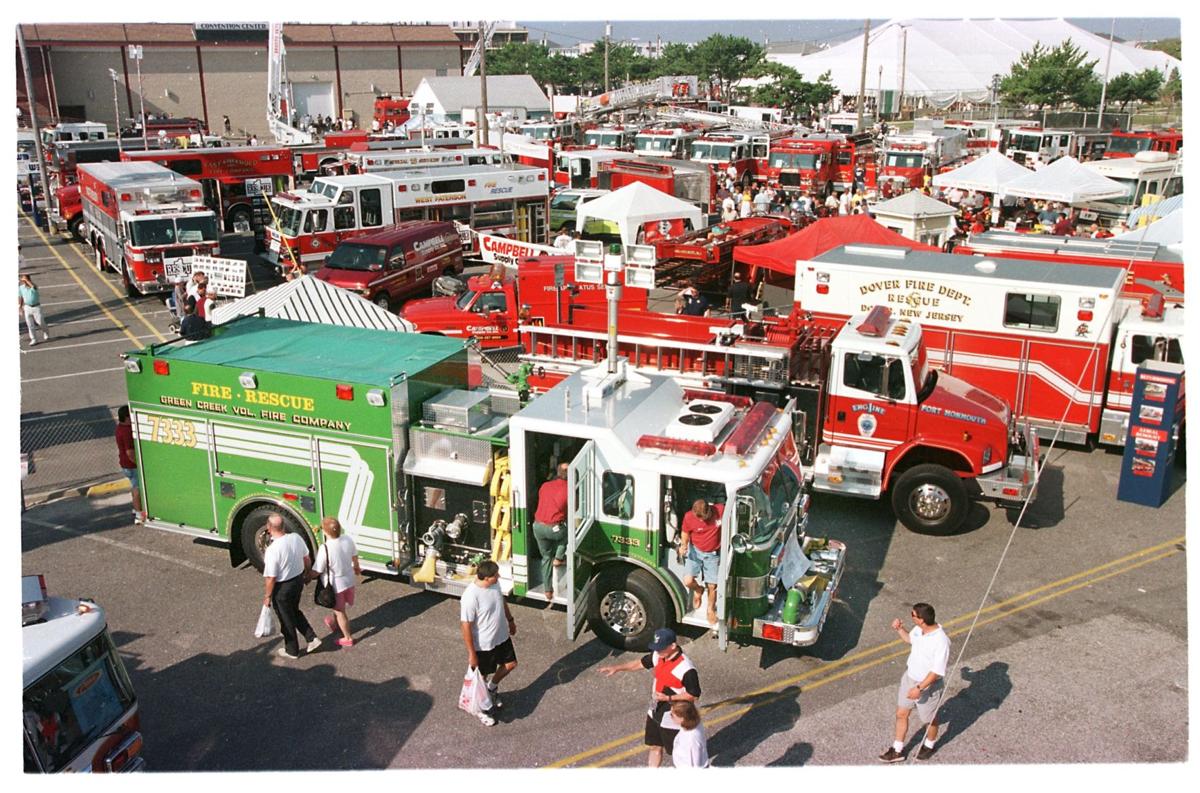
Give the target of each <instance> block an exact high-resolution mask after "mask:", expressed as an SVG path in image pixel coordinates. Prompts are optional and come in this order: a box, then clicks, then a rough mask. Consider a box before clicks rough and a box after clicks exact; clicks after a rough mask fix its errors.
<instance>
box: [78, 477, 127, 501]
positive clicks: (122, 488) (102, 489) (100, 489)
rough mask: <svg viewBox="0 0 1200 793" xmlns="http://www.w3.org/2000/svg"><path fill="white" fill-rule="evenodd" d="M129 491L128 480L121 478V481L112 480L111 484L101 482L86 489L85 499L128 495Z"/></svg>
mask: <svg viewBox="0 0 1200 793" xmlns="http://www.w3.org/2000/svg"><path fill="white" fill-rule="evenodd" d="M129 490H130V485H129V480H128V479H125V478H124V477H122V478H121V479H114V480H112V481H111V482H101V483H100V484H98V485H92V486H91V487H89V488H87V497H88V498H92V497H95V496H111V495H112V494H113V493H128V492H129Z"/></svg>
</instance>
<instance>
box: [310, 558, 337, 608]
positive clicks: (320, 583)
mask: <svg viewBox="0 0 1200 793" xmlns="http://www.w3.org/2000/svg"><path fill="white" fill-rule="evenodd" d="M321 550H322V551H324V552H325V572H324V573H321V574H320V575H318V576H317V588H316V589H315V590H314V591H313V602H314V603H316V604H317V605H318V606H320V607H321V608H326V609H331V608H333V605H334V604H335V603H337V592H335V591H334V589H333V559H332V557H330V555H329V546H328V545H322V546H321Z"/></svg>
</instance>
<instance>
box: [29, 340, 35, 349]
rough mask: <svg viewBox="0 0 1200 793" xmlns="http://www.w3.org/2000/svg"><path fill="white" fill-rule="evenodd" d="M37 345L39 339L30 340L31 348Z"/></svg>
mask: <svg viewBox="0 0 1200 793" xmlns="http://www.w3.org/2000/svg"><path fill="white" fill-rule="evenodd" d="M36 345H37V339H30V340H29V346H30V347H33V346H36Z"/></svg>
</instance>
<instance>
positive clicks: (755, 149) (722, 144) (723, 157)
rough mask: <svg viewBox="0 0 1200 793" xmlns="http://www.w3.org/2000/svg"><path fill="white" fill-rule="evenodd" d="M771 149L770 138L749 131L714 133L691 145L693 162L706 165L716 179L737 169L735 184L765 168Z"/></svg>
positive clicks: (698, 139)
mask: <svg viewBox="0 0 1200 793" xmlns="http://www.w3.org/2000/svg"><path fill="white" fill-rule="evenodd" d="M770 148H771V138H770V136H769V135H753V134H751V133H749V132H732V131H731V132H714V133H711V134H706V135H701V136H700V137H699V138H697V139H696V140H695V141H693V142H692V157H691V159H692V162H703V163H707V164H708V165H709V166H710V167H712V168H713V169H714V170H715V171H717V173H718V175H719V176H724V175H727V174H728V173H729V166H730V165H733V167H734V169H736V170H737V176H736V181H738V182H739V183H740V182H742V181H743V180H744V179H745V180H748V179H750V178H753V177H754V176H755V175H757V173H758V172H759V170H760V168H761V166H763V165H766V163H767V159H768V154H769V151H770Z"/></svg>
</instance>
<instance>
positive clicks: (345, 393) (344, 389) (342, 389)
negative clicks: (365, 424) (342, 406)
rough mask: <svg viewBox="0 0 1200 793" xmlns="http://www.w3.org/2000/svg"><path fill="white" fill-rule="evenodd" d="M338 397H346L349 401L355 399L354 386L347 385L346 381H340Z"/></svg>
mask: <svg viewBox="0 0 1200 793" xmlns="http://www.w3.org/2000/svg"><path fill="white" fill-rule="evenodd" d="M337 398H338V399H345V400H347V401H351V400H353V399H354V386H352V385H345V384H344V383H338V386H337Z"/></svg>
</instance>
